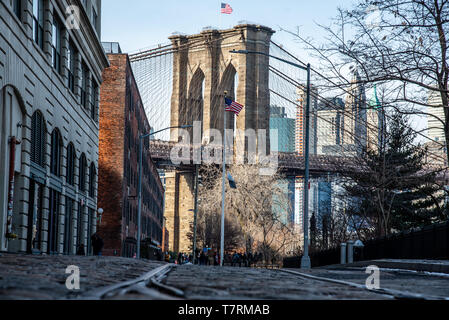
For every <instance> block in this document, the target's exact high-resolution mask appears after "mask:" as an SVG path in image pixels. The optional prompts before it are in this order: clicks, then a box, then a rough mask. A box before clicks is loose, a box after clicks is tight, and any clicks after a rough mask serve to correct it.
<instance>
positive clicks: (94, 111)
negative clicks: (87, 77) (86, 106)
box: [90, 78, 99, 122]
mask: <svg viewBox="0 0 449 320" xmlns="http://www.w3.org/2000/svg"><path fill="white" fill-rule="evenodd" d="M98 102H99V101H98V84H97V82H96V81H95V80H94V79H93V78H92V101H91V106H90V117H91V118H92V120H94V121H95V122H96V121H98Z"/></svg>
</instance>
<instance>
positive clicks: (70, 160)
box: [66, 143, 76, 186]
mask: <svg viewBox="0 0 449 320" xmlns="http://www.w3.org/2000/svg"><path fill="white" fill-rule="evenodd" d="M75 159H76V153H75V147H74V146H73V143H69V145H68V146H67V177H66V178H67V183H68V184H69V185H71V186H73V185H75Z"/></svg>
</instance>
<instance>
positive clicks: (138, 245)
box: [136, 125, 192, 259]
mask: <svg viewBox="0 0 449 320" xmlns="http://www.w3.org/2000/svg"><path fill="white" fill-rule="evenodd" d="M191 127H192V126H191V125H185V126H175V127H168V128H165V129H162V130H159V131H156V132H152V133H147V134H144V135H141V136H139V191H138V199H139V200H138V202H139V204H138V209H137V253H136V258H137V259H140V240H141V239H140V238H141V237H142V235H141V217H142V153H143V150H142V149H143V139H145V138H148V137H149V136H152V135H155V134H157V133H159V132H162V131H166V130H170V129H177V128H180V129H186V128H191Z"/></svg>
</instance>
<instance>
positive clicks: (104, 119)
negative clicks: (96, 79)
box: [98, 43, 164, 257]
mask: <svg viewBox="0 0 449 320" xmlns="http://www.w3.org/2000/svg"><path fill="white" fill-rule="evenodd" d="M103 47H104V49H105V51H106V52H107V54H108V58H109V61H110V67H109V68H107V69H105V70H104V72H103V79H104V82H103V84H102V86H101V89H100V92H101V93H100V156H99V181H98V184H99V187H98V189H99V194H98V202H99V206H100V207H101V208H103V210H104V213H103V217H102V222H101V224H100V225H99V227H98V231H99V234H100V236H101V237H102V238H103V240H104V243H105V246H104V251H103V252H104V254H105V255H119V256H125V257H132V256H133V255H134V254H135V253H136V245H137V239H136V238H137V209H138V199H137V195H138V178H139V176H138V175H139V166H138V159H139V136H140V135H143V134H146V133H148V132H150V129H151V128H150V125H149V123H148V119H147V116H146V114H145V110H144V107H143V103H142V100H141V97H140V94H139V90H138V88H137V84H136V81H135V79H134V75H133V72H132V69H131V65H130V62H129V57H128V55H127V54H123V53H122V52H121V49H120V46H119V45H118V43H103ZM143 150H144V152H143V162H142V163H143V179H142V218H141V234H142V239H141V240H149V239H151V240H152V242H153V244H154V245H157V246H162V245H163V243H162V226H163V201H164V187H163V185H162V182H161V180H160V178H159V174H158V172H157V168H156V166H155V165H154V163H153V162H152V160H151V158H150V156H149V139H146V140H145V141H144V149H143Z"/></svg>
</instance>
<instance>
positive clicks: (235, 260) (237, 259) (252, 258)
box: [225, 252, 262, 268]
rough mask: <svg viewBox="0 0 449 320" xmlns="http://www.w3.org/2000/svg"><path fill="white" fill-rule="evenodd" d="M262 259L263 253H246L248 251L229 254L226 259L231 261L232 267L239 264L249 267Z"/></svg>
mask: <svg viewBox="0 0 449 320" xmlns="http://www.w3.org/2000/svg"><path fill="white" fill-rule="evenodd" d="M261 260H262V254H261V253H256V254H254V255H253V254H252V253H251V252H250V253H248V254H246V252H244V253H240V252H234V254H232V256H231V255H229V254H228V255H227V257H225V261H228V263H229V262H230V264H231V267H236V266H237V265H238V266H239V267H240V268H241V267H242V266H243V267H245V268H249V267H251V265H253V264H254V263H256V262H258V261H261Z"/></svg>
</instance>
